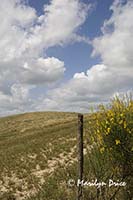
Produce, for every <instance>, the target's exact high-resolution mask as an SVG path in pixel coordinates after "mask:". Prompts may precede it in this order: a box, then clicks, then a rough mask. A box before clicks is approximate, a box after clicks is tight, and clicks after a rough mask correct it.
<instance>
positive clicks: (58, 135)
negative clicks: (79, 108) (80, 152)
mask: <svg viewBox="0 0 133 200" xmlns="http://www.w3.org/2000/svg"><path fill="white" fill-rule="evenodd" d="M127 102H128V103H127ZM77 117H78V116H77V114H76V113H62V112H37V113H27V114H21V115H16V116H10V117H4V118H0V200H23V199H25V200H75V199H76V197H77V186H76V183H77V179H78V174H77V172H78V168H77V167H78V163H77V128H78V126H77V122H78V119H77ZM132 175H133V101H132V100H130V101H126V102H125V101H122V100H119V99H116V100H115V101H113V102H112V105H111V106H110V107H109V108H106V107H103V106H101V107H100V109H99V111H97V112H94V113H92V114H91V115H87V114H85V115H84V177H83V180H86V181H89V182H90V183H91V182H95V180H96V181H98V182H99V183H101V182H104V183H105V186H104V187H100V188H99V187H97V186H93V185H92V187H90V186H89V187H83V199H84V200H96V199H97V200H103V199H107V200H108V199H110V200H111V199H112V200H113V199H114V200H117V199H123V200H126V199H127V200H128V199H129V200H131V199H132V196H133V192H132V191H133V189H132V186H133V178H132V177H133V176H132ZM71 179H73V180H74V181H75V184H74V185H73V187H71V186H70V185H69V184H68V182H69V180H71ZM110 179H111V180H113V181H114V182H115V181H116V182H117V180H120V182H121V181H125V183H126V185H125V186H124V187H121V186H119V184H117V187H116V186H112V187H109V184H108V183H109V180H110ZM118 182H119V181H118Z"/></svg>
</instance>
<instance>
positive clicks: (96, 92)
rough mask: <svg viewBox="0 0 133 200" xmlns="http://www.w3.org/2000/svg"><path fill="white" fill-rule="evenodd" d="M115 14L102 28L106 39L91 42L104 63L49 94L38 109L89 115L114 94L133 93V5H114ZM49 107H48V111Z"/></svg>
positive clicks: (131, 2) (78, 75)
mask: <svg viewBox="0 0 133 200" xmlns="http://www.w3.org/2000/svg"><path fill="white" fill-rule="evenodd" d="M111 9H112V11H113V14H112V16H111V18H110V19H109V20H108V21H105V23H104V26H103V27H102V30H103V35H102V36H101V37H98V38H96V39H94V41H93V42H92V44H93V47H94V51H93V55H97V54H99V55H100V56H101V59H102V63H101V64H98V65H94V66H92V67H91V68H90V69H88V70H87V72H86V73H85V72H81V73H76V74H75V75H74V77H73V78H72V79H71V80H69V81H68V82H67V83H66V84H64V85H62V86H61V87H59V88H57V89H54V90H52V91H51V92H49V93H48V96H47V99H45V98H44V101H43V104H42V105H41V104H38V107H37V108H38V109H39V108H40V109H45V108H47V109H50V110H53V109H55V110H57V109H60V110H74V111H75V110H76V111H80V110H81V111H87V110H88V107H89V105H92V104H97V103H100V102H107V101H108V100H109V98H110V97H113V96H114V94H117V93H123V92H127V91H129V90H130V91H132V89H133V87H132V86H133V45H132V44H133V12H132V11H133V1H128V2H127V4H125V5H123V4H122V3H121V2H120V1H115V2H114V4H113V5H112V7H111ZM45 106H46V107H45Z"/></svg>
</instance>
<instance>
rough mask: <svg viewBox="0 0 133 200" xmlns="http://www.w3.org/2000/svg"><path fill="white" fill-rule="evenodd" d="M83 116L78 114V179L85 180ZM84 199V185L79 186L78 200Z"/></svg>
mask: <svg viewBox="0 0 133 200" xmlns="http://www.w3.org/2000/svg"><path fill="white" fill-rule="evenodd" d="M83 162H84V158H83V115H82V114H78V179H79V180H80V181H82V179H83ZM81 198H82V185H81V184H79V185H78V197H77V200H81Z"/></svg>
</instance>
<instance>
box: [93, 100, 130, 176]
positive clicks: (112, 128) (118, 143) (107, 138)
mask: <svg viewBox="0 0 133 200" xmlns="http://www.w3.org/2000/svg"><path fill="white" fill-rule="evenodd" d="M91 121H92V122H91V123H92V129H91V138H93V141H95V142H96V143H97V145H98V146H99V151H100V152H101V153H106V151H108V152H109V153H110V156H111V159H112V160H113V161H114V163H115V164H116V165H118V166H120V168H121V170H123V173H126V172H124V170H125V168H126V169H127V170H129V169H130V168H131V167H130V166H131V165H133V100H132V98H131V97H130V98H128V97H126V98H123V99H119V98H117V97H116V98H115V99H113V100H112V101H111V103H110V105H108V106H103V105H100V106H99V110H98V112H96V113H93V117H92V119H91ZM125 166H126V167H125Z"/></svg>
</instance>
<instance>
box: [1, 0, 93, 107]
mask: <svg viewBox="0 0 133 200" xmlns="http://www.w3.org/2000/svg"><path fill="white" fill-rule="evenodd" d="M89 8H90V6H85V4H84V3H81V2H79V0H71V1H69V0H64V1H61V0H52V1H50V3H49V4H48V5H45V6H44V12H43V14H42V15H41V16H38V15H37V13H36V10H35V9H34V8H31V7H30V6H28V5H27V4H26V3H25V1H24V0H23V1H21V0H4V1H2V2H1V4H0V19H1V28H0V99H1V101H2V102H3V104H1V105H5V103H6V102H7V103H6V106H5V107H7V109H9V107H11V109H12V108H13V106H14V105H13V104H15V102H16V101H15V98H16V99H18V102H20V99H21V101H22V103H23V102H25V98H23V92H24V91H23V90H21V89H17V90H16V91H17V92H18V93H22V96H21V95H20V94H19V95H18V96H17V95H16V96H15V98H14V95H15V94H17V92H16V93H15V90H14V89H13V88H14V86H15V88H16V85H19V86H21V87H22V88H23V87H25V88H26V87H27V88H28V89H27V94H28V93H30V88H31V87H30V86H36V87H37V85H39V84H42V85H44V86H46V85H49V84H51V83H52V84H53V83H54V82H56V81H57V80H59V79H60V78H61V77H62V76H63V74H64V71H65V66H64V62H63V61H60V60H59V59H58V58H54V57H47V56H46V51H45V50H46V49H47V48H49V47H52V46H55V45H63V44H64V43H69V42H72V41H76V40H77V41H79V40H80V41H82V40H83V41H85V42H86V39H85V38H84V37H83V39H82V37H81V36H79V35H77V30H78V28H79V27H80V26H81V25H82V24H83V23H84V21H85V19H86V16H87V11H88V9H89ZM21 87H20V88H21ZM27 96H29V94H28V95H27ZM4 100H5V101H4ZM27 101H28V99H27ZM13 102H14V103H13ZM8 103H9V104H10V106H8V105H7V104H8ZM20 103H21V102H20ZM17 105H18V104H17Z"/></svg>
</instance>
